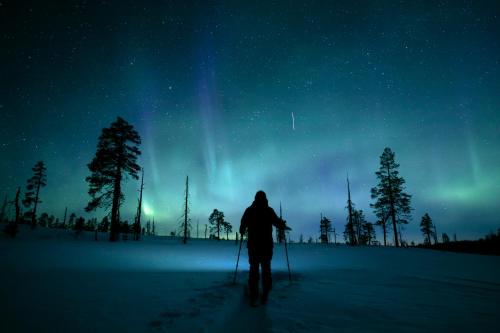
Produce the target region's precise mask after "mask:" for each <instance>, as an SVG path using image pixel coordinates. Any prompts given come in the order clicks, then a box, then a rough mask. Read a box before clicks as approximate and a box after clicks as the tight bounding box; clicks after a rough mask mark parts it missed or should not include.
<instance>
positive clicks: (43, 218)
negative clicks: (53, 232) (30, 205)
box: [38, 213, 49, 227]
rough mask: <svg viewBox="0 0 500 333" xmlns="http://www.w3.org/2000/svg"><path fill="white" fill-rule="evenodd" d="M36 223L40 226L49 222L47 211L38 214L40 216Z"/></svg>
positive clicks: (45, 225) (44, 225)
mask: <svg viewBox="0 0 500 333" xmlns="http://www.w3.org/2000/svg"><path fill="white" fill-rule="evenodd" d="M38 224H39V225H40V226H41V227H47V225H48V224H49V214H47V213H42V214H41V215H40V218H39V219H38Z"/></svg>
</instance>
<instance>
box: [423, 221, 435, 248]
mask: <svg viewBox="0 0 500 333" xmlns="http://www.w3.org/2000/svg"><path fill="white" fill-rule="evenodd" d="M433 228H434V224H433V223H432V219H431V217H430V216H429V214H427V213H425V214H424V216H422V220H421V221H420V231H422V233H423V234H424V237H425V243H427V244H429V245H431V237H433V236H434V230H433Z"/></svg>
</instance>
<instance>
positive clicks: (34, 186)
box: [23, 161, 47, 229]
mask: <svg viewBox="0 0 500 333" xmlns="http://www.w3.org/2000/svg"><path fill="white" fill-rule="evenodd" d="M31 170H32V171H33V176H32V177H31V178H30V179H28V181H27V184H26V192H25V194H24V200H23V204H24V206H25V207H26V208H28V209H29V208H30V207H31V206H33V209H32V211H31V213H30V215H31V216H30V217H31V228H32V229H34V228H35V227H36V209H37V207H38V204H39V203H41V201H40V199H39V196H40V189H41V188H42V187H45V185H47V176H46V174H45V172H46V171H47V168H46V167H45V164H44V163H43V161H38V162H36V164H35V166H34V167H33V168H32V169H31Z"/></svg>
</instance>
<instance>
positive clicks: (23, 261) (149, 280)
mask: <svg viewBox="0 0 500 333" xmlns="http://www.w3.org/2000/svg"><path fill="white" fill-rule="evenodd" d="M0 237H1V238H0V267H1V272H0V276H1V279H0V281H1V283H0V296H1V298H0V311H1V312H0V313H1V320H0V332H159V331H165V332H166V331H169V332H308V331H315V332H334V331H335V332H393V331H394V332H429V331H447V332H468V331H472V330H474V331H478V332H498V330H499V328H500V319H499V318H500V308H499V306H498V301H499V300H500V257H492V256H478V255H468V254H456V253H444V252H437V251H431V250H421V249H395V248H382V247H379V248H349V247H345V246H337V247H335V246H323V245H321V244H291V246H290V247H289V256H290V265H291V269H292V275H293V282H292V283H289V281H288V273H287V271H286V261H285V255H284V249H283V247H282V246H279V245H276V247H275V255H274V260H273V279H274V288H273V291H272V292H271V296H270V300H269V303H268V304H267V305H266V306H259V307H257V308H251V307H249V306H248V305H247V302H246V299H245V297H244V287H245V284H246V278H247V274H248V264H247V260H248V258H247V255H246V249H244V250H242V257H241V261H240V268H241V269H240V271H239V274H238V280H237V284H236V285H235V286H234V285H232V284H231V282H232V277H233V272H234V268H235V263H236V256H237V251H238V247H237V245H236V244H235V242H234V241H220V242H217V241H212V240H191V241H190V242H189V243H188V244H187V245H183V244H181V243H180V241H179V240H177V239H166V238H150V239H146V240H143V241H140V242H134V241H127V242H118V243H109V242H107V241H104V235H101V236H100V237H101V239H103V240H101V241H97V242H95V241H93V240H92V238H93V235H90V234H83V235H81V236H80V237H79V238H78V239H75V238H74V237H73V234H72V233H68V232H66V231H55V230H41V229H40V230H36V231H34V232H31V231H28V230H23V231H22V232H21V234H20V235H19V238H18V239H9V238H7V237H6V236H5V235H2V236H0Z"/></svg>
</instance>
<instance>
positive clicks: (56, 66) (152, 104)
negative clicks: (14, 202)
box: [0, 1, 500, 241]
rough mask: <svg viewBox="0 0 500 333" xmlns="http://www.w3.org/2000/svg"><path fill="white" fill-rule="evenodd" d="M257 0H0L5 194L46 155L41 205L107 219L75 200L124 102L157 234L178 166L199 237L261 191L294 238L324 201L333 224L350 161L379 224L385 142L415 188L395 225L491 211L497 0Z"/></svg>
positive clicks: (0, 150) (314, 227) (177, 199)
mask: <svg viewBox="0 0 500 333" xmlns="http://www.w3.org/2000/svg"><path fill="white" fill-rule="evenodd" d="M250 3H251V2H248V4H246V5H242V4H241V3H239V2H237V1H236V2H233V1H223V2H216V3H210V4H209V3H208V2H205V1H199V2H197V1H195V2H190V1H179V2H168V1H151V2H149V1H144V2H142V1H141V2H137V3H134V2H131V1H119V2H114V1H109V2H106V1H104V2H93V1H88V2H86V1H72V2H68V3H66V2H64V3H63V2H61V3H58V2H57V1H56V2H51V3H50V4H45V3H43V2H36V3H34V4H29V3H24V4H21V3H19V2H15V1H4V2H2V3H1V5H0V15H1V19H0V26H1V33H0V38H1V40H2V47H1V49H2V52H1V53H0V57H1V63H0V68H1V69H0V75H1V78H2V79H1V83H0V84H1V89H0V112H1V116H2V117H1V119H2V126H0V156H1V157H2V158H1V163H0V184H1V187H0V196H1V197H0V199H1V200H3V197H4V195H7V196H8V198H9V200H10V199H11V198H12V197H13V196H14V194H15V189H16V188H17V187H18V186H22V188H23V189H24V186H25V184H26V180H27V179H28V178H29V176H30V172H31V167H32V166H33V165H34V164H35V162H36V161H38V160H43V161H45V163H46V165H47V182H48V185H47V187H46V188H44V189H43V191H42V193H41V200H42V201H43V203H42V204H40V206H39V211H40V212H43V211H46V212H48V213H50V214H54V215H56V216H59V217H60V216H62V214H63V212H64V208H65V207H66V206H67V207H68V210H69V211H71V212H75V213H77V214H78V215H83V216H84V217H90V216H98V217H102V215H103V211H102V210H101V211H98V212H97V213H96V214H93V213H90V214H87V213H85V212H84V210H83V208H84V207H85V205H86V203H87V202H88V199H89V197H88V195H87V189H88V187H87V184H86V183H85V177H86V176H87V175H88V174H89V171H88V169H87V166H86V164H87V163H89V162H90V160H91V159H92V157H93V155H94V153H95V148H96V143H97V138H98V136H99V134H100V131H101V129H102V128H103V127H105V126H108V125H109V124H110V123H111V122H112V121H113V120H114V119H115V118H116V117H117V116H122V117H123V118H125V119H126V120H127V121H128V122H130V123H131V124H133V125H134V126H135V128H136V129H137V130H138V132H139V134H140V135H141V138H142V145H141V150H142V156H141V159H140V163H141V165H142V166H143V167H144V169H145V190H144V213H145V214H146V216H147V217H146V218H151V219H152V218H153V217H154V219H155V221H156V223H157V226H158V229H159V232H160V233H164V234H166V233H169V232H170V231H173V230H174V229H176V226H177V224H178V222H179V218H180V217H181V215H182V197H183V192H184V182H185V177H186V175H189V178H190V181H191V182H190V189H191V196H190V204H191V206H190V207H191V217H192V224H193V234H196V223H197V221H198V220H199V223H200V235H201V234H202V230H203V228H202V226H203V225H204V224H206V223H207V219H208V216H209V214H210V212H211V211H212V210H213V209H214V208H217V209H219V210H222V211H223V212H224V213H225V215H226V217H227V220H228V221H229V222H231V223H232V224H233V225H235V226H238V225H239V220H240V218H241V215H242V213H243V211H244V209H245V208H246V207H247V206H248V205H249V204H250V203H251V201H252V200H253V196H254V194H255V192H256V191H257V190H261V189H262V190H264V191H265V192H266V193H267V194H268V198H269V201H270V204H271V206H272V207H274V208H275V210H276V211H278V210H279V203H280V201H281V202H282V205H283V213H284V218H285V219H286V220H288V223H289V225H290V226H291V227H292V228H293V232H292V234H291V237H292V239H295V240H297V239H298V237H299V235H300V234H303V235H304V237H305V238H308V237H309V236H314V237H317V236H319V218H320V213H323V214H324V215H326V216H328V217H329V218H331V219H332V220H333V225H334V227H335V228H336V230H337V233H338V234H339V235H341V233H342V231H343V226H344V224H345V217H346V210H345V205H346V200H347V195H346V175H347V173H348V174H349V178H350V181H351V190H352V199H353V202H354V203H355V204H356V207H357V208H359V209H363V210H364V211H365V213H366V215H367V218H368V221H371V222H375V220H374V218H375V217H374V215H373V214H372V211H371V209H370V207H369V204H370V203H371V202H372V201H371V199H370V188H371V187H373V186H374V185H375V184H376V178H375V174H374V173H375V171H376V170H377V168H378V163H379V156H380V154H381V153H382V151H383V149H384V147H391V148H392V149H393V150H394V151H395V152H396V160H397V162H398V163H400V165H401V167H400V172H401V175H402V176H403V177H404V178H405V179H406V181H407V187H406V188H407V192H408V193H409V194H411V195H412V207H413V208H414V211H413V213H412V215H413V220H412V222H411V223H410V224H409V225H408V226H407V227H406V230H405V231H404V233H403V237H404V238H405V239H409V240H413V239H414V240H416V241H421V235H420V232H419V229H418V224H419V222H420V218H421V216H422V215H423V214H424V213H425V212H428V213H429V215H430V216H431V217H432V219H433V221H434V222H435V223H436V226H437V229H438V230H437V231H438V234H439V235H441V233H442V232H446V233H448V235H450V236H451V235H453V234H454V233H456V234H457V237H458V238H460V239H463V238H477V237H480V236H483V235H485V234H486V233H488V232H489V231H490V230H494V231H496V230H497V229H498V227H500V223H499V218H498V213H497V208H498V207H499V206H500V185H499V184H500V151H499V149H498V147H499V146H500V110H499V105H500V81H499V79H498V78H499V77H500V71H499V69H500V63H499V62H500V45H499V41H500V38H499V37H500V36H499V35H500V34H499V31H500V30H499V27H500V22H499V21H500V4H499V3H498V2H495V1H439V2H433V1H431V2H427V1H409V2H406V1H401V2H397V3H396V2H391V1H359V2H357V1H335V2H328V1H325V2H320V1H318V2H316V1H313V2H298V1H283V2H272V3H270V2H267V1H266V2H262V3H260V4H250ZM138 187H139V183H137V182H135V181H132V180H129V181H128V182H127V185H126V189H125V196H126V201H125V204H124V206H123V207H122V210H121V216H122V218H123V219H128V220H129V221H131V220H132V219H133V215H134V212H135V209H136V202H137V189H138ZM377 236H378V238H379V239H380V236H381V232H380V229H377Z"/></svg>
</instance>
